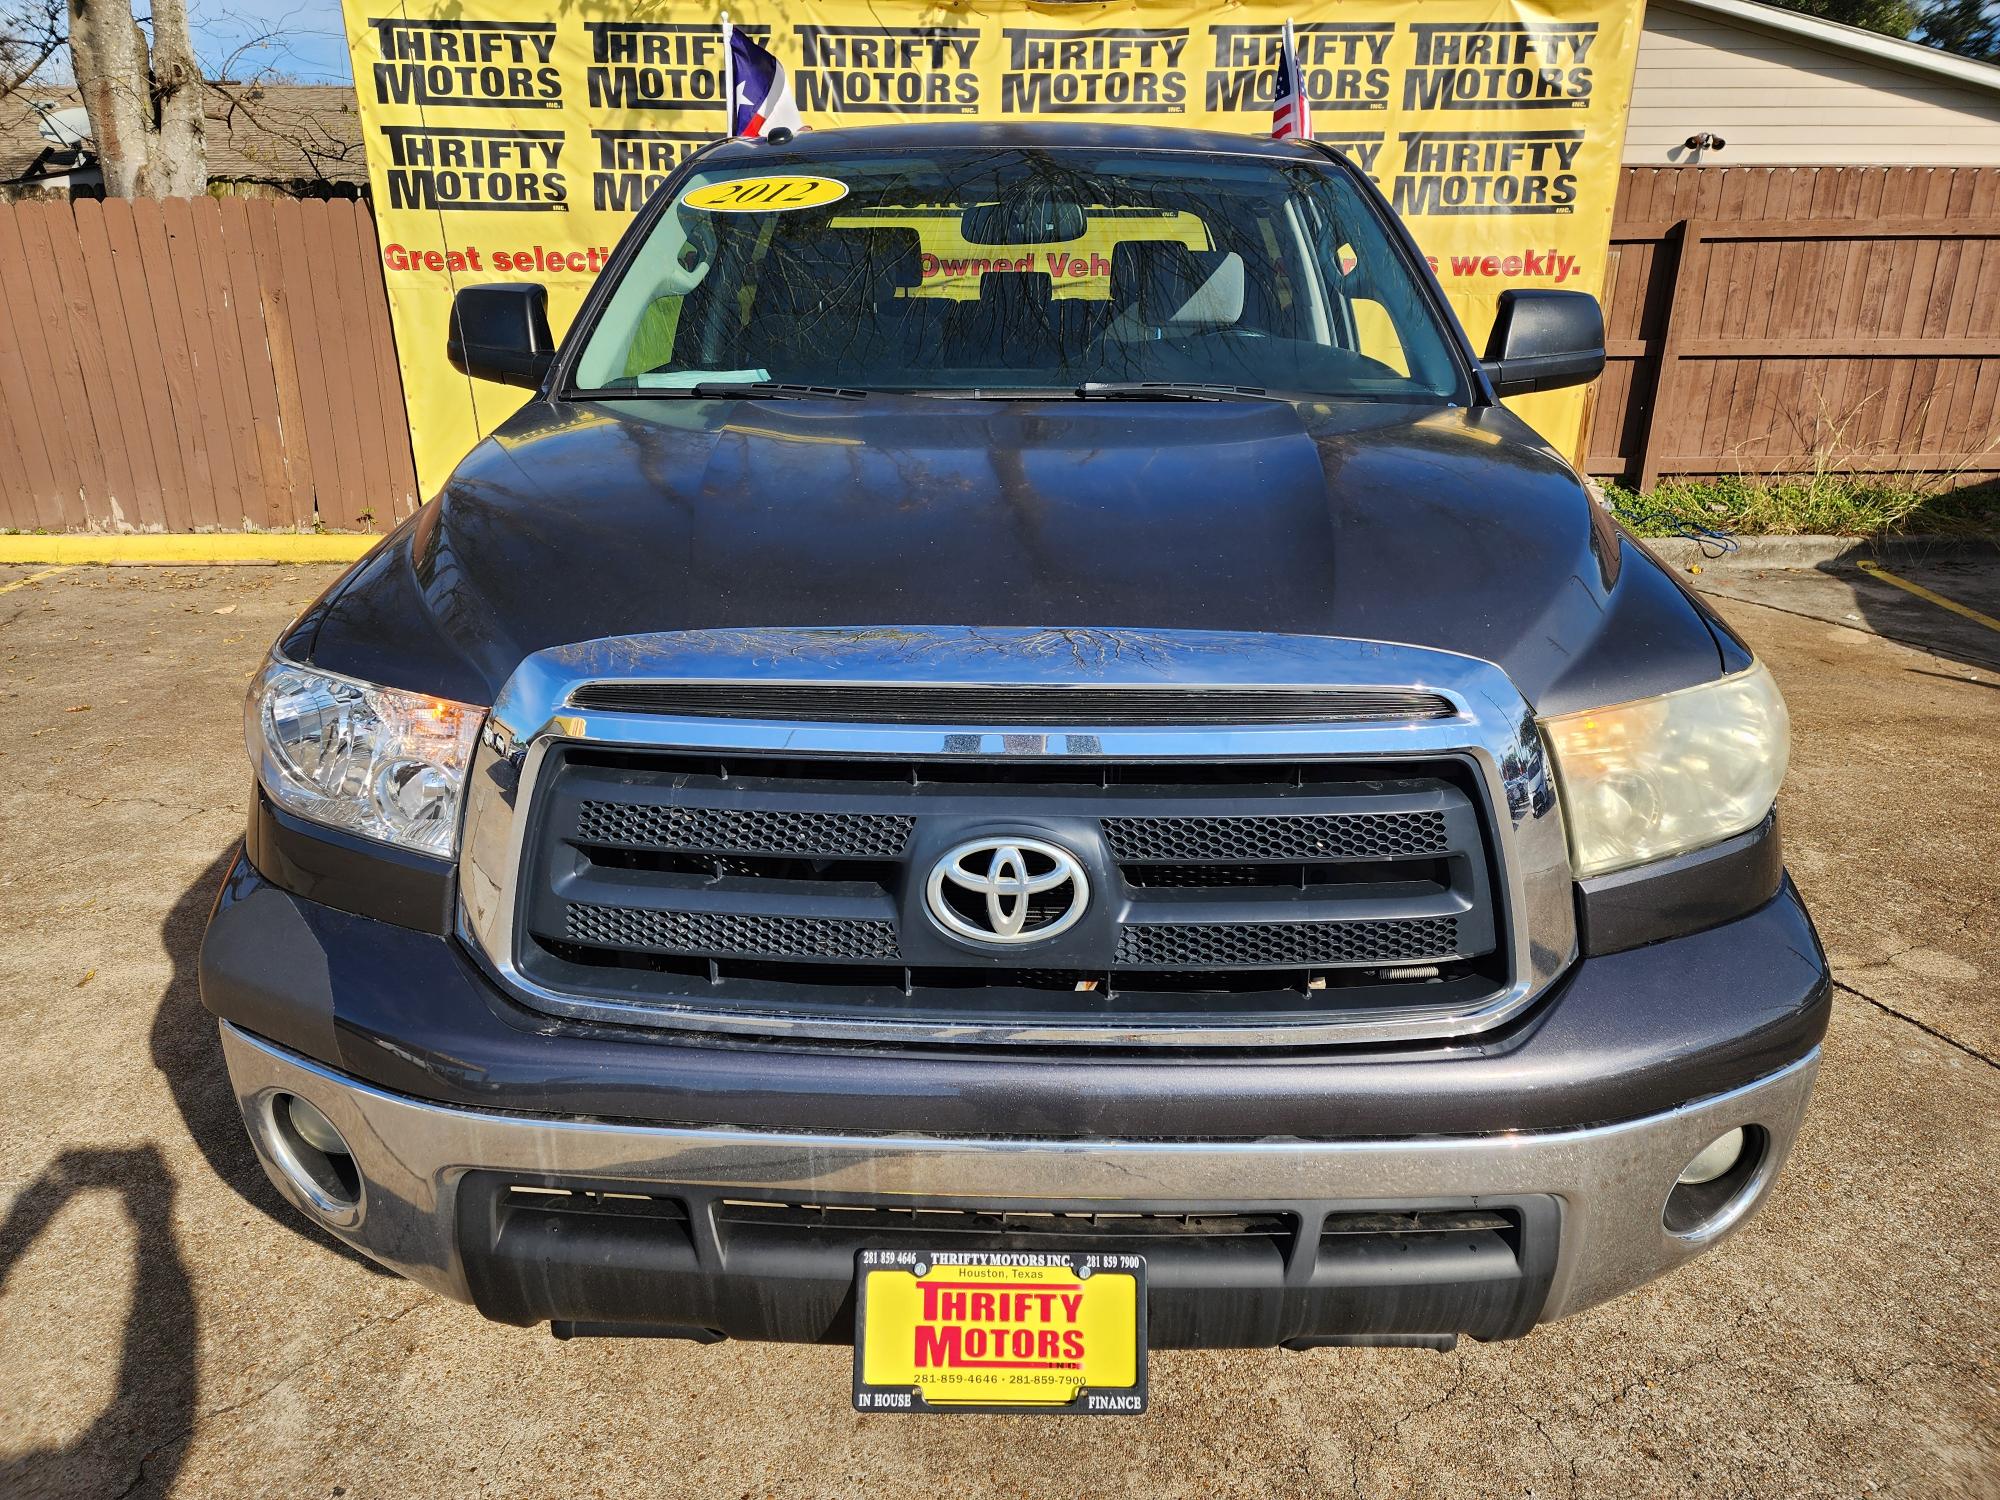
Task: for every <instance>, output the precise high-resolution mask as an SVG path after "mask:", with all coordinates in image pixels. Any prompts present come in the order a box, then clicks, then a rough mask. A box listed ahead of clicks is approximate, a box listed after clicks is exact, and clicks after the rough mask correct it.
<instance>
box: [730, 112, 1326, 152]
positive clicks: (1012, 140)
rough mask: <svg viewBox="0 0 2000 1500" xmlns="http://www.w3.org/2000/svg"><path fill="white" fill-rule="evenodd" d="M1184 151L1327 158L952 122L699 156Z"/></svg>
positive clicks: (734, 145) (818, 134)
mask: <svg viewBox="0 0 2000 1500" xmlns="http://www.w3.org/2000/svg"><path fill="white" fill-rule="evenodd" d="M1065 146H1068V147H1083V148H1085V149H1090V150H1129V151H1187V152H1197V153H1204V154H1210V155H1213V154H1217V153H1221V154H1225V155H1232V156H1263V157H1269V158H1270V159H1272V160H1273V161H1310V162H1319V163H1324V162H1325V161H1326V154H1325V152H1323V151H1320V150H1316V149H1315V148H1313V147H1312V146H1310V145H1306V144H1304V143H1302V142H1297V141H1274V140H1272V139H1271V138H1270V137H1269V136H1262V135H1252V134H1249V133H1248V132H1245V133H1241V134H1238V133H1236V132H1233V131H1226V130H1187V129H1181V128H1179V127H1176V126H1171V125H1105V124H1087V123H1083V122H1076V123H1069V122H1065V121H1050V120H953V121H938V122H930V121H925V122H913V123H910V124H899V125H859V126H848V127H843V128H836V129H832V130H805V131H801V132H800V133H799V134H797V135H795V136H793V137H792V138H791V139H790V140H788V141H784V142H772V141H766V140H750V139H739V140H732V141H724V142H722V143H720V144H718V145H716V146H713V147H711V148H709V150H707V151H705V152H703V153H702V155H703V156H704V157H706V158H710V159H723V160H735V159H738V158H744V159H755V160H760V161H771V160H778V159H782V160H785V161H812V160H815V159H818V158H822V157H833V156H845V155H848V154H850V153H853V152H868V151H951V150H959V151H968V150H969V151H981V150H986V151H992V150H1010V149H1013V150H1020V149H1027V150H1054V149H1057V148H1060V147H1065Z"/></svg>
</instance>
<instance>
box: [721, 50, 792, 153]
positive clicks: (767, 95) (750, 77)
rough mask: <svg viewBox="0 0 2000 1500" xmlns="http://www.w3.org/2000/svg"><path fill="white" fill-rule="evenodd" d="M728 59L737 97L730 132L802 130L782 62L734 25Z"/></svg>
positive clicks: (789, 81)
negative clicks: (734, 75)
mask: <svg viewBox="0 0 2000 1500" xmlns="http://www.w3.org/2000/svg"><path fill="white" fill-rule="evenodd" d="M729 60H730V62H731V64H732V65H733V66H734V69H735V73H736V97H735V99H734V100H733V101H732V105H731V111H730V117H729V118H730V133H731V134H732V135H769V134H770V133H771V132H772V131H774V130H791V131H799V130H803V129H805V123H804V122H803V121H802V120H800V119H799V106H798V104H797V103H796V102H795V101H794V100H793V98H792V80H791V79H790V78H788V77H787V76H786V74H785V65H784V64H783V63H781V62H779V61H778V60H777V58H775V57H773V56H771V54H770V53H769V52H767V51H765V50H764V49H763V48H762V47H760V46H758V45H757V43H756V42H754V41H752V40H751V39H750V38H749V37H747V36H745V35H744V34H743V33H742V32H741V31H738V30H736V29H735V28H734V27H731V28H730V32H729Z"/></svg>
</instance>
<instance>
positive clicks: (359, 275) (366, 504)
mask: <svg viewBox="0 0 2000 1500" xmlns="http://www.w3.org/2000/svg"><path fill="white" fill-rule="evenodd" d="M416 502H417V480H416V471H415V468H414V466H413V464H412V463H411V459H410V437H409V425H408V419H407V417H406V416H405V414H404V408H403V385H402V380H401V377H400V376H399V375H398V373H397V368H396V352H395V342H394V339H393V338H392V337H391V334H390V330H389V308H388V302H387V298H386V296H385V294H384V291H383V286H382V271H381V261H380V258H379V257H378V255H377V253H376V247H375V227H374V224H373V222H372V220H371V219H370V217H369V212H368V207H367V205H366V204H362V203H354V202H340V201H334V202H299V201H294V200H290V199H260V200H252V199H244V198H229V199H224V200H221V201H217V200H215V199H211V198H194V199H187V198H178V199H168V200H165V201H161V202H151V201H145V202H129V201H124V200H119V199H111V200H107V201H104V202H97V201H94V200H91V199H87V198H86V199H78V200H76V201H74V202H62V201H60V200H41V201H24V202H16V203H0V526H12V527H19V528H43V529H46V530H50V531H61V530H80V529H84V528H93V529H114V528H115V529H124V528H137V529H141V530H166V531H192V530H201V529H208V528H223V529H227V530H235V529H239V528H241V527H243V526H244V525H245V524H248V525H252V526H259V527H303V528H311V527H312V526H314V525H320V526H324V527H326V528H327V529H329V530H352V531H368V530H376V531H380V530H386V529H387V528H388V526H389V525H390V524H392V523H393V522H394V521H395V520H396V519H397V518H398V517H401V516H404V515H407V514H409V512H410V511H411V509H412V508H414V506H415V505H416Z"/></svg>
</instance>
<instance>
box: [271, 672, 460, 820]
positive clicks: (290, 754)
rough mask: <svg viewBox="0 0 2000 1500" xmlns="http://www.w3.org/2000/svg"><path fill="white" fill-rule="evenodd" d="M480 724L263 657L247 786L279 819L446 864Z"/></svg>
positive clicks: (444, 707)
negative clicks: (252, 774)
mask: <svg viewBox="0 0 2000 1500" xmlns="http://www.w3.org/2000/svg"><path fill="white" fill-rule="evenodd" d="M485 716H486V710H484V709H482V708H474V707H472V706H471V705H470V704H465V703H453V702H451V701H450V700H449V699H446V698H429V697H425V696H424V695H422V694H420V693H405V692H402V691H400V690H398V689H396V688H385V687H376V686H374V685H373V684H370V683H366V682H356V681H355V680H354V679H353V678H350V677H335V676H333V675H332V674H331V673H328V672H315V671H313V670H312V669H311V668H309V667H301V666H297V665H295V664H293V663H292V662H288V661H285V660H283V659H282V658H279V657H273V658H272V659H271V660H270V661H269V662H268V663H267V664H266V665H265V667H264V670H263V672H262V673H260V674H259V675H258V677H257V680H256V681H255V682H253V683H252V684H251V685H250V701H249V703H248V704H247V705H246V706H245V713H244V724H243V731H244V738H245V739H246V741H247V742H248V744H249V749H250V762H251V764H252V765H254V766H255V767H256V768H257V779H258V780H259V781H261V782H262V783H263V785H264V790H265V791H266V792H268V793H269V794H270V797H271V800H272V801H273V802H275V803H277V804H278V805H279V806H280V807H282V808H284V809H286V810H287V811H288V812H294V813H297V814H299V816H301V817H305V818H311V819H313V820H314V821H315V822H319V823H328V824H331V825H332V826H333V827H335V828H342V829H345V830H347V831H348V832H349V833H358V834H361V835H362V836H363V837H365V838H371V839H380V840H382V841H383V842H384V843H388V844H396V845H399V846H401V847H402V848H405V849H415V850H418V851H419V852H421V853H424V854H437V855H443V856H444V857H446V858H449V857H451V855H453V854H454V853H456V852H457V847H458V806H459V794H460V792H461V791H462V789H463V788H464V785H465V770H466V767H467V766H468V765H469V764H470V763H471V760H472V748H473V744H474V742H475V741H476V740H477V739H478V736H479V725H480V721H481V720H482V719H483V718H484V717H485Z"/></svg>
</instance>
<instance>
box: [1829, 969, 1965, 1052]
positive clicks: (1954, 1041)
mask: <svg viewBox="0 0 2000 1500" xmlns="http://www.w3.org/2000/svg"><path fill="white" fill-rule="evenodd" d="M1833 987H1834V988H1835V989H1837V990H1841V991H1843V992H1845V993H1846V994H1849V995H1852V996H1853V997H1854V998H1855V999H1857V1000H1866V1001H1867V1002H1868V1003H1869V1004H1870V1005H1872V1006H1874V1007H1875V1008H1876V1009H1877V1010H1879V1011H1881V1012H1882V1013H1883V1014H1884V1015H1888V1016H1894V1017H1895V1018H1896V1019H1897V1020H1899V1021H1908V1022H1909V1023H1910V1024H1911V1025H1912V1026H1914V1027H1916V1028H1917V1030H1919V1031H1921V1032H1923V1033H1925V1034H1926V1035H1927V1036H1934V1037H1936V1038H1937V1039H1938V1040H1939V1041H1941V1042H1943V1043H1944V1044H1945V1045H1946V1046H1947V1047H1955V1048H1957V1049H1958V1050H1959V1051H1960V1052H1963V1053H1964V1054H1965V1055H1966V1056H1967V1057H1972V1058H1977V1059H1978V1060H1979V1061H1980V1062H1983V1063H1985V1064H1986V1066H1987V1067H1989V1068H1993V1069H1995V1070H1996V1071H2000V1061H1996V1060H1995V1059H1993V1058H1991V1057H1988V1056H1987V1055H1986V1054H1985V1053H1984V1052H1981V1051H1980V1050H1979V1049H1978V1048H1977V1047H1975V1046H1973V1045H1972V1044H1971V1043H1969V1042H1961V1041H1960V1040H1959V1039H1958V1038H1957V1037H1955V1036H1951V1035H1949V1034H1947V1033H1945V1032H1942V1031H1939V1030H1938V1029H1937V1027H1935V1026H1933V1025H1931V1024H1930V1022H1928V1021H1920V1020H1918V1019H1917V1018H1916V1017H1915V1016H1913V1015H1911V1014H1910V1013H1909V1012H1908V1011H1905V1010H1898V1009H1896V1007H1895V1006H1893V1005H1890V1004H1888V1003H1887V1002H1886V1001H1882V1000H1877V999H1876V998H1875V997H1874V996H1873V995H1870V994H1867V993H1865V992H1864V991H1861V990H1857V989H1856V988H1855V987H1854V986H1853V985H1851V984H1846V983H1843V982H1842V981H1841V980H1838V979H1836V980H1834V982H1833Z"/></svg>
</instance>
